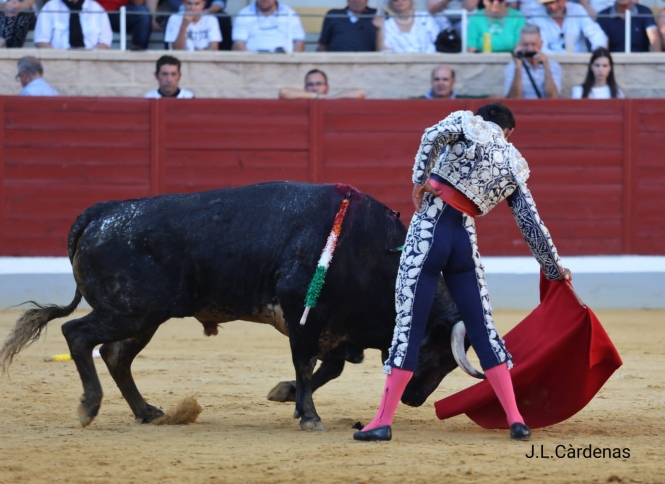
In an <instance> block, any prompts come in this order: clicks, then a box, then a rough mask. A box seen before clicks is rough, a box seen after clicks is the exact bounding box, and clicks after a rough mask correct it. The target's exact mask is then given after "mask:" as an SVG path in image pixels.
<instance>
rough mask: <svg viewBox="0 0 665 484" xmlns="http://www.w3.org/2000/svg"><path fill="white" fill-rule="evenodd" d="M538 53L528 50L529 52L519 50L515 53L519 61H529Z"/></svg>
mask: <svg viewBox="0 0 665 484" xmlns="http://www.w3.org/2000/svg"><path fill="white" fill-rule="evenodd" d="M537 53H538V52H536V51H535V50H527V51H524V50H518V51H517V52H515V57H517V58H518V59H528V58H530V57H533V56H534V55H536V54H537Z"/></svg>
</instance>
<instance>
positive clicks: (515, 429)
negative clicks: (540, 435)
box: [510, 422, 531, 440]
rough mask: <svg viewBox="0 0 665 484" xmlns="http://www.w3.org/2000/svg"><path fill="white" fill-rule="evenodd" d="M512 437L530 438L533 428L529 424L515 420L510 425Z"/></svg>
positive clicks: (517, 438)
mask: <svg viewBox="0 0 665 484" xmlns="http://www.w3.org/2000/svg"><path fill="white" fill-rule="evenodd" d="M510 438H511V439H513V440H529V439H530V438H531V429H530V428H529V427H528V426H527V424H523V423H520V422H515V423H514V424H512V425H511V426H510Z"/></svg>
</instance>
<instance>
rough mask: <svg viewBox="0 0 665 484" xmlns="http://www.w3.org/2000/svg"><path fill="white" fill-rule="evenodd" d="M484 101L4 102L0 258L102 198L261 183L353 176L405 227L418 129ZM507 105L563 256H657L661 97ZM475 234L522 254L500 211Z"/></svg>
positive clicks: (664, 189) (61, 232)
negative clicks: (393, 211)
mask: <svg viewBox="0 0 665 484" xmlns="http://www.w3.org/2000/svg"><path fill="white" fill-rule="evenodd" d="M481 104H482V101H478V100H473V101H471V100H469V101H466V100H460V101H447V102H438V101H428V100H399V101H397V100H392V101H387V100H380V101H379V100H377V101H373V100H371V101H370V100H366V101H355V100H336V101H291V102H287V101H276V100H275V101H272V100H212V99H195V100H146V99H112V98H53V99H48V98H32V99H31V98H18V97H5V98H1V97H0V114H2V117H3V119H4V123H3V125H2V127H1V128H0V182H1V183H0V186H1V187H2V196H0V255H12V256H19V255H24V256H25V255H65V254H66V253H67V250H66V239H67V232H68V230H69V227H70V226H71V224H72V223H73V221H74V219H75V218H76V216H77V215H78V214H79V213H80V212H81V211H82V210H83V209H84V208H85V207H87V206H89V205H91V204H93V203H95V202H98V201H102V200H109V199H125V198H135V197H143V196H147V195H154V194H158V193H165V192H191V191H199V190H207V189H213V188H220V187H230V186H236V185H243V184H249V183H255V182H260V181H267V180H297V181H311V182H343V183H350V184H352V185H355V186H356V187H358V188H359V189H361V190H363V191H365V192H367V193H368V194H370V195H372V196H374V197H376V198H378V199H379V200H381V201H382V202H383V203H385V204H386V205H388V206H389V207H391V208H394V209H396V210H399V211H401V212H402V219H403V220H404V221H405V223H408V220H409V218H410V217H411V214H412V213H413V209H412V208H411V202H410V193H411V182H410V176H411V168H412V165H413V157H414V155H415V152H416V149H417V148H418V145H419V142H420V136H421V135H422V133H423V131H424V129H425V128H426V127H428V126H431V125H433V124H435V123H436V122H438V121H439V120H441V119H443V118H444V117H445V116H446V115H448V114H449V113H450V112H452V111H454V110H457V109H472V110H475V109H477V107H479V106H480V105H481ZM506 104H507V105H508V106H509V107H510V108H511V109H513V111H514V113H515V116H516V119H517V129H516V131H515V133H514V135H513V137H512V138H511V141H513V142H514V144H515V145H516V146H517V147H518V149H520V151H521V152H522V154H523V155H524V157H525V158H526V159H527V161H528V162H529V165H530V167H531V178H530V180H529V187H530V188H531V191H532V192H533V194H534V198H535V199H536V202H537V204H538V208H539V211H540V213H541V216H542V218H543V220H544V221H545V223H546V224H547V226H548V228H549V229H550V231H551V232H552V235H553V237H554V240H555V242H556V244H557V247H558V249H559V252H560V253H561V254H563V255H584V254H665V203H663V201H664V199H665V197H664V195H663V194H665V160H664V159H663V155H662V154H661V153H662V148H661V146H662V145H663V141H664V140H665V135H663V133H664V132H665V100H653V99H649V100H646V99H645V100H612V101H572V100H552V101H549V100H542V101H511V102H506ZM478 231H479V232H480V238H479V240H480V244H481V245H480V250H481V252H482V253H483V254H485V255H526V254H528V253H529V252H528V248H527V247H526V244H525V243H524V241H523V240H522V237H521V234H520V232H519V230H518V229H517V226H516V225H515V222H514V220H513V218H512V215H511V214H510V211H509V210H508V208H507V206H506V205H505V204H502V206H499V207H497V209H495V210H494V211H493V212H492V213H491V214H490V215H488V216H486V217H483V218H480V219H478Z"/></svg>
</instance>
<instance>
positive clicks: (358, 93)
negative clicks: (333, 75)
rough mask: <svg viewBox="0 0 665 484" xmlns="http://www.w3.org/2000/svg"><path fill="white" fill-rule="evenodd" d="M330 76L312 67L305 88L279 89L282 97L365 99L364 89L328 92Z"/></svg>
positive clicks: (306, 76) (307, 75)
mask: <svg viewBox="0 0 665 484" xmlns="http://www.w3.org/2000/svg"><path fill="white" fill-rule="evenodd" d="M329 89H330V86H328V76H326V74H325V72H323V71H320V70H319V69H312V70H311V71H309V72H308V73H307V74H306V75H305V89H304V90H302V89H296V88H292V87H287V88H284V89H281V90H280V91H279V98H280V99H319V98H321V99H333V98H355V99H365V91H363V90H362V89H349V90H346V91H342V92H340V93H339V94H337V95H336V96H331V95H329V94H328V90H329Z"/></svg>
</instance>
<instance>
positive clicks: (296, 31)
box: [290, 12, 305, 40]
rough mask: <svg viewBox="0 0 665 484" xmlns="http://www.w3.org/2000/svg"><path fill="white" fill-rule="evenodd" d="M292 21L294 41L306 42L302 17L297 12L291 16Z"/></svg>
mask: <svg viewBox="0 0 665 484" xmlns="http://www.w3.org/2000/svg"><path fill="white" fill-rule="evenodd" d="M290 20H291V38H292V39H293V40H305V29H304V28H303V27H302V22H301V21H300V17H298V14H296V13H295V12H292V13H291V15H290Z"/></svg>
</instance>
